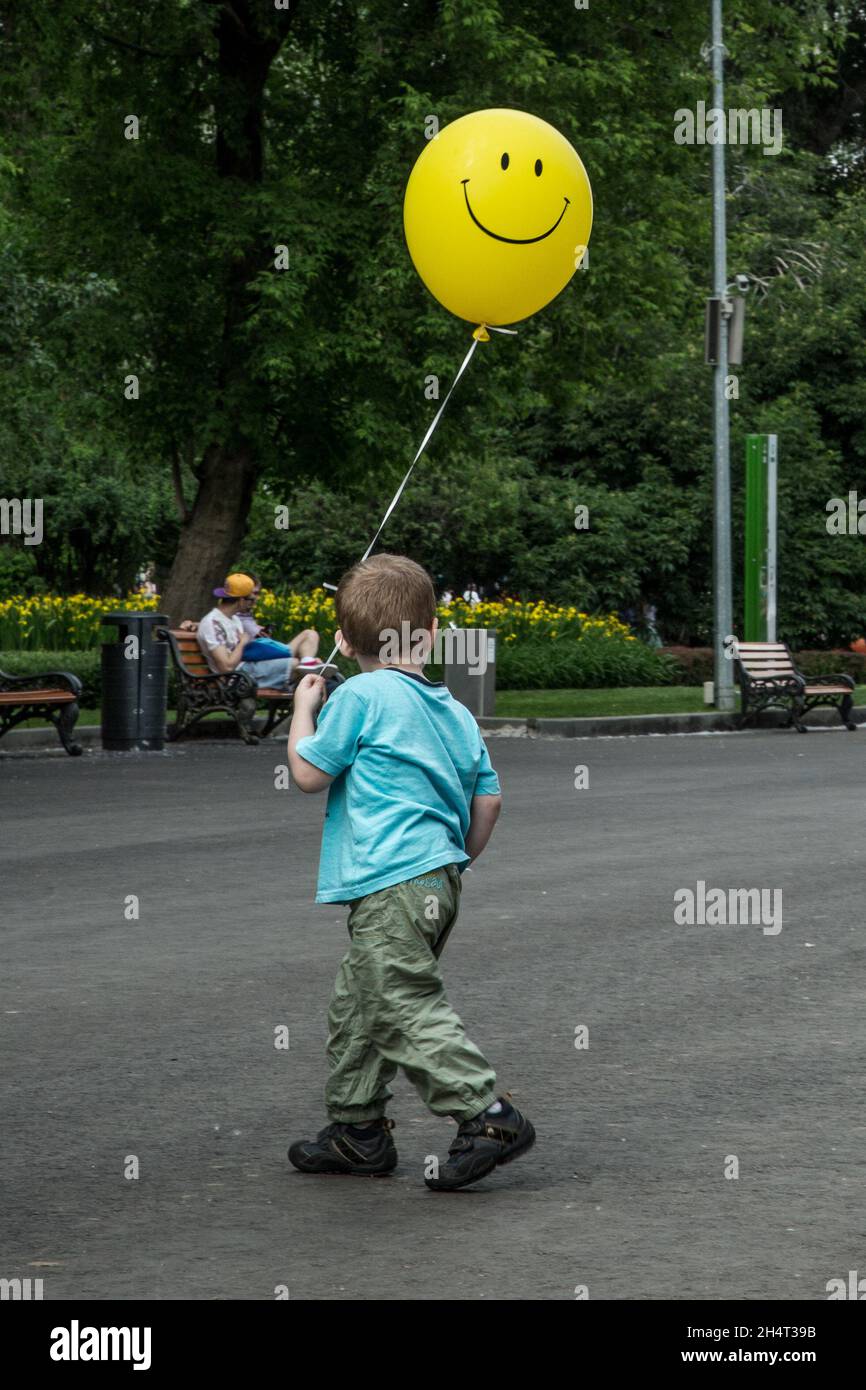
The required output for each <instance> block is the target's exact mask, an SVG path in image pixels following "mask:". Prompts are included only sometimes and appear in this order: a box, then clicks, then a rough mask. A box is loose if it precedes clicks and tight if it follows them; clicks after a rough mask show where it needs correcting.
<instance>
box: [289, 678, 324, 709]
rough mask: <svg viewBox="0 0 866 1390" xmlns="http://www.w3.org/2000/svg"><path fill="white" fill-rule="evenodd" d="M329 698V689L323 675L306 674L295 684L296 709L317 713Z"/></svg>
mask: <svg viewBox="0 0 866 1390" xmlns="http://www.w3.org/2000/svg"><path fill="white" fill-rule="evenodd" d="M327 698H328V689H327V686H326V685H325V682H324V679H323V677H322V676H304V678H303V680H300V681H298V684H297V685H296V686H295V709H300V710H303V711H304V713H305V714H315V712H316V710H317V709H318V708H319V706H320V705H323V704H324V703H325V701H326V700H327Z"/></svg>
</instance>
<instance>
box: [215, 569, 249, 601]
mask: <svg viewBox="0 0 866 1390" xmlns="http://www.w3.org/2000/svg"><path fill="white" fill-rule="evenodd" d="M255 587H256V583H255V580H254V579H250V576H249V575H248V574H230V575H229V577H228V579H227V580H226V582H225V584H224V585H223V586H222V588H221V589H214V593H215V594H216V596H217V598H249V596H250V594H251V593H252V591H253V589H254V588H255Z"/></svg>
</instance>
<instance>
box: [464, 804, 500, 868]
mask: <svg viewBox="0 0 866 1390" xmlns="http://www.w3.org/2000/svg"><path fill="white" fill-rule="evenodd" d="M501 810H502V797H501V796H499V795H497V796H473V798H472V805H471V807H470V812H469V831H468V833H467V835H466V842H465V843H466V853H467V854H468V855H469V857H470V859H471V860H472V862H473V863H474V862H475V860H476V859H477V858H478V856H479V854H480V853H481V851H482V850H483V849H484V847H485V845H486V844H487V841H488V840H489V839H490V836H491V835H492V834H493V827H494V826H495V824H496V822H497V821H498V819H499V812H500V811H501Z"/></svg>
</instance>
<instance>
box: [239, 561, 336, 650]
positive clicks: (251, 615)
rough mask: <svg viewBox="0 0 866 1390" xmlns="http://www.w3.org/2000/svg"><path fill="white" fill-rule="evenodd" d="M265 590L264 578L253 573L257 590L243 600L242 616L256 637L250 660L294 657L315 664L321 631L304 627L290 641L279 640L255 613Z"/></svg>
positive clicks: (249, 631)
mask: <svg viewBox="0 0 866 1390" xmlns="http://www.w3.org/2000/svg"><path fill="white" fill-rule="evenodd" d="M261 592H262V581H261V580H260V579H259V578H258V577H257V576H256V575H254V576H253V590H252V593H251V594H250V595H249V597H248V598H245V599H242V600H241V606H240V608H239V610H238V617H239V619H240V622H241V626H242V627H243V629H244V632H246V633H248V634H249V636H250V637H251V638H253V639H254V640H255V646H254V647H253V648H252V649H251V650H248V651H247V653H246V659H247V660H248V661H260V660H262V659H264V660H268V659H269V658H271V657H292V658H293V659H294V660H295V661H298V662H300V663H301V665H304V666H309V665H312V664H314V663H315V658H316V656H317V655H318V651H319V640H320V639H319V634H318V632H317V631H316V629H315V628H314V627H305V628H303V629H302V630H301V631H300V632H299V633H298V634H297V636H295V637H293V638H292V639H291V641H290V642H277V641H275V640H274V638H273V637H272V636H271V634H270V632H269V631H268V629H267V628H266V627H263V626H262V624H261V623H260V622H259V621H258V619H257V618H256V615H255V608H256V603H257V602H258V598H259V595H260V594H261Z"/></svg>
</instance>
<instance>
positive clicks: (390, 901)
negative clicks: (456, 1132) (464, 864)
mask: <svg viewBox="0 0 866 1390" xmlns="http://www.w3.org/2000/svg"><path fill="white" fill-rule="evenodd" d="M460 888H461V882H460V874H459V872H458V870H457V867H456V865H454V864H448V865H446V866H445V867H444V868H441V869H432V870H430V871H429V872H428V873H426V874H422V875H421V877H420V878H412V879H408V880H407V881H406V882H405V883H395V884H394V885H393V886H392V887H390V888H383V889H381V890H380V891H379V892H378V893H369V894H368V895H367V896H366V897H365V898H357V899H356V900H355V901H354V902H353V903H351V904H350V911H349V922H348V926H349V936H350V937H351V941H352V944H351V946H350V947H349V950H348V952H347V953H346V955H345V956H344V957H343V960H342V963H341V965H340V969H339V971H338V972H337V979H336V981H335V984H334V992H333V995H332V996H331V1006H330V1009H329V1012H328V1071H329V1075H328V1082H327V1085H326V1087H325V1103H326V1105H327V1109H328V1117H329V1118H330V1119H331V1120H341V1121H343V1122H344V1123H348V1124H352V1123H355V1124H357V1123H361V1122H363V1121H365V1120H374V1119H378V1118H379V1116H381V1115H384V1113H385V1106H386V1104H387V1102H388V1101H389V1100H390V1099H391V1092H390V1091H389V1090H388V1083H389V1082H390V1081H393V1079H394V1077H395V1076H396V1074H397V1069H398V1067H402V1069H403V1071H404V1072H405V1074H406V1076H407V1077H408V1078H409V1080H410V1081H411V1082H412V1084H413V1086H415V1087H416V1089H417V1090H418V1092H419V1094H420V1096H421V1098H422V1100H423V1101H424V1103H425V1104H426V1105H427V1106H428V1107H429V1108H430V1109H431V1110H432V1111H433V1112H434V1114H436V1115H453V1116H454V1118H455V1119H456V1120H458V1121H459V1120H467V1119H471V1117H472V1116H473V1115H477V1114H478V1112H479V1111H480V1110H485V1109H486V1108H487V1106H488V1105H492V1104H493V1102H494V1100H495V1099H496V1092H495V1089H494V1087H495V1085H496V1075H495V1073H494V1072H493V1071H492V1069H491V1068H490V1066H489V1065H488V1063H487V1061H486V1060H485V1059H484V1057H482V1055H481V1053H480V1052H479V1051H478V1048H477V1047H475V1046H474V1044H473V1043H471V1042H470V1041H469V1039H468V1038H467V1037H466V1035H465V1033H464V1031H463V1024H462V1023H461V1022H460V1019H459V1018H458V1017H457V1014H456V1013H455V1012H454V1010H453V1009H452V1008H451V1005H450V1004H449V1003H448V1000H447V999H446V997H445V986H444V984H443V982H442V975H441V973H440V970H439V960H438V957H439V956H440V954H441V952H442V948H443V947H444V945H445V941H446V939H447V937H448V935H449V933H450V931H451V928H452V927H453V925H454V923H455V922H456V920H457V912H458V909H459V906H460Z"/></svg>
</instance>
